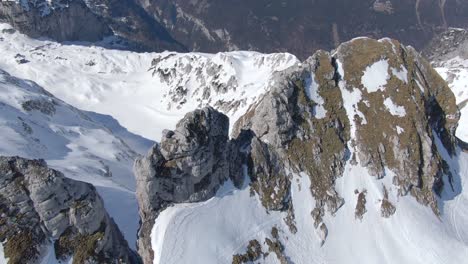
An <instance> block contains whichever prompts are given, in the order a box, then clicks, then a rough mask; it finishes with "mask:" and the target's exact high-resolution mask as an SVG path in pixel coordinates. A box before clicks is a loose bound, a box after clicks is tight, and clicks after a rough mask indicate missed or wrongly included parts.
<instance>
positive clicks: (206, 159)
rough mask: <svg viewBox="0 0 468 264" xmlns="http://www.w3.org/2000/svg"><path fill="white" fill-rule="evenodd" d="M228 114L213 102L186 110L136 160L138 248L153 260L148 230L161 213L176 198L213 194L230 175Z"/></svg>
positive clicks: (193, 199)
mask: <svg viewBox="0 0 468 264" xmlns="http://www.w3.org/2000/svg"><path fill="white" fill-rule="evenodd" d="M228 132H229V119H228V118H227V117H226V116H225V115H223V114H221V113H219V112H217V111H216V110H214V109H213V108H211V107H208V108H203V109H201V110H196V111H194V112H191V113H188V114H187V115H186V116H185V117H184V118H183V119H182V120H181V121H180V122H179V123H178V124H177V126H176V129H175V130H174V131H169V130H167V131H165V133H164V136H163V138H162V140H161V143H160V144H157V145H155V146H154V147H153V148H152V149H151V150H150V152H149V153H148V155H147V156H146V157H144V158H142V159H139V160H137V161H136V162H135V174H136V178H137V198H138V201H139V206H140V217H141V227H140V230H139V241H138V248H139V253H140V255H141V256H142V258H143V260H144V262H145V263H151V262H152V259H153V252H152V250H151V241H150V234H151V229H152V226H153V224H154V220H155V219H156V217H157V216H158V214H159V212H160V211H161V210H162V209H164V208H165V207H167V206H169V205H171V204H173V203H181V202H198V201H203V200H206V199H208V198H211V197H212V196H213V195H214V193H215V192H216V190H217V189H218V187H219V186H220V185H221V183H222V182H224V181H225V180H226V179H227V178H228V177H229V166H228V163H227V157H226V154H227V151H226V150H227V149H228Z"/></svg>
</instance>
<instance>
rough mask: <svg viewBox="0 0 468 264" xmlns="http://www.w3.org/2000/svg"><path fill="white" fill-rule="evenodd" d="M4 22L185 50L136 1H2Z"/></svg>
mask: <svg viewBox="0 0 468 264" xmlns="http://www.w3.org/2000/svg"><path fill="white" fill-rule="evenodd" d="M0 22H6V23H9V24H11V25H12V26H13V27H14V28H16V29H18V30H20V31H21V32H22V33H25V34H27V35H29V36H31V37H48V38H51V39H54V40H57V41H91V42H96V41H101V40H102V39H103V38H104V37H109V36H113V37H114V40H113V41H112V42H109V41H107V42H106V43H101V44H102V45H110V46H112V47H113V48H122V47H125V48H127V49H136V50H151V51H164V50H167V49H170V50H175V51H185V48H184V47H183V46H182V45H181V44H179V43H178V42H177V41H175V40H174V39H172V38H171V36H170V35H169V34H168V33H167V31H166V30H165V29H164V28H163V27H162V26H161V25H160V24H159V23H158V22H157V21H156V20H154V19H152V18H151V17H150V16H148V14H146V13H145V12H144V10H143V9H142V8H141V7H140V6H139V5H137V4H136V3H135V2H134V1H132V0H131V1H116V0H105V1H94V0H91V1H88V0H87V1H83V0H51V1H48V0H34V1H33V0H24V1H23V0H21V1H20V0H13V1H1V2H0Z"/></svg>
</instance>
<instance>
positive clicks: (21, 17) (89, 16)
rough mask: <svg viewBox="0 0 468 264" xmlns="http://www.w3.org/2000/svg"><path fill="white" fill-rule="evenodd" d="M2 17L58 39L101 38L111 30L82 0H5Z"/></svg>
mask: <svg viewBox="0 0 468 264" xmlns="http://www.w3.org/2000/svg"><path fill="white" fill-rule="evenodd" d="M0 21H1V22H7V23H9V24H11V25H12V26H13V27H15V28H17V29H18V30H20V31H21V32H24V33H25V34H27V35H29V36H32V37H44V36H47V37H51V38H53V39H56V40H58V41H65V40H83V41H98V40H101V39H102V38H103V37H105V36H109V35H111V33H112V31H111V29H110V28H109V26H108V25H106V23H104V21H103V20H102V19H101V18H99V17H98V16H97V15H95V14H93V13H92V12H90V11H89V9H88V7H87V6H86V5H85V4H84V3H83V2H80V1H70V0H67V1H60V2H59V1H52V2H51V3H48V1H21V3H16V2H15V1H2V2H1V3H0ZM83 29H86V30H83Z"/></svg>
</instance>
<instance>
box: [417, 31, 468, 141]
mask: <svg viewBox="0 0 468 264" xmlns="http://www.w3.org/2000/svg"><path fill="white" fill-rule="evenodd" d="M425 53H426V55H427V56H428V57H429V59H430V60H431V61H432V62H433V63H432V64H433V66H434V67H435V69H436V70H437V71H438V72H439V74H440V75H441V76H442V77H443V78H444V79H445V80H446V81H447V83H448V84H449V86H450V88H451V89H452V91H453V93H454V94H455V97H456V98H457V104H458V107H459V108H460V111H461V113H462V116H461V120H460V123H459V129H458V130H457V137H458V138H460V139H461V140H463V141H465V142H468V119H467V118H468V108H467V107H466V105H467V102H468V32H467V31H466V30H464V29H456V28H454V29H450V30H448V31H446V32H444V33H443V34H441V35H440V36H438V37H436V38H434V40H433V41H432V42H431V43H430V45H428V47H427V48H426V50H425Z"/></svg>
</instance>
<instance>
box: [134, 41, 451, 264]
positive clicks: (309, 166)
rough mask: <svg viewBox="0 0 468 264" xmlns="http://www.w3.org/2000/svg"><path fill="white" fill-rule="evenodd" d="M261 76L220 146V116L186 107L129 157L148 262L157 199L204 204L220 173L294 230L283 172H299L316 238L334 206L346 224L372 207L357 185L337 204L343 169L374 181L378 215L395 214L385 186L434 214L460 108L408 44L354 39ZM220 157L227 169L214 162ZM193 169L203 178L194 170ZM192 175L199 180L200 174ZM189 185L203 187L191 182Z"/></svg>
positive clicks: (323, 233) (288, 179) (159, 206)
mask: <svg viewBox="0 0 468 264" xmlns="http://www.w3.org/2000/svg"><path fill="white" fill-rule="evenodd" d="M270 78H271V81H270V82H269V85H268V90H267V91H266V92H265V93H264V94H262V95H261V96H260V97H259V98H258V100H256V101H254V102H253V103H252V104H251V105H250V107H249V108H248V110H247V111H246V113H245V114H244V115H243V116H241V117H240V118H239V119H238V120H235V121H236V122H235V124H234V127H233V130H232V134H231V136H232V138H233V139H232V140H231V141H229V142H228V138H227V134H223V136H222V137H220V136H219V135H220V133H213V132H212V131H213V127H215V126H217V127H218V129H215V130H214V131H224V133H226V131H228V121H227V120H226V118H225V117H224V118H222V119H221V120H223V122H214V123H213V120H216V119H217V118H214V119H213V118H206V117H210V116H211V117H217V116H220V115H221V114H219V113H216V111H215V110H213V109H212V108H204V109H202V110H197V111H195V112H192V113H189V114H187V116H186V117H185V118H184V119H182V120H181V121H180V122H179V124H178V125H177V128H176V130H175V131H166V132H165V133H164V137H163V139H162V141H161V144H160V145H156V146H154V147H153V149H152V150H151V151H150V153H149V155H148V156H147V157H146V158H144V159H141V160H139V161H138V162H137V163H136V165H135V172H136V175H137V179H138V181H139V188H138V191H137V192H138V195H139V200H140V203H141V204H143V206H142V207H141V210H140V215H141V216H142V227H141V229H140V232H139V241H140V242H139V245H140V253H141V254H142V255H143V256H144V259H145V261H147V262H151V261H152V260H153V258H152V256H153V255H152V253H149V252H151V244H150V238H149V234H150V233H151V228H152V226H153V223H154V220H155V219H156V218H157V217H158V214H159V213H160V212H161V211H162V210H163V209H164V208H165V206H168V205H170V204H172V203H178V202H196V201H201V200H206V199H208V198H210V197H212V196H213V195H214V193H215V191H216V190H217V188H218V187H219V184H221V183H222V182H223V181H224V180H225V179H231V180H233V182H234V183H235V184H236V186H238V187H239V186H241V185H242V177H246V175H245V172H247V175H248V177H249V178H250V181H249V186H250V192H251V195H252V196H254V197H258V199H259V200H260V202H261V204H262V206H263V207H264V208H265V210H266V211H268V212H273V211H276V212H281V213H282V214H283V213H284V214H283V215H284V218H283V220H284V223H285V225H286V226H287V227H288V228H289V232H290V233H291V234H295V233H296V232H297V227H296V220H295V208H294V205H293V204H294V203H293V202H292V199H293V198H292V195H291V192H292V191H291V190H292V187H291V186H292V185H293V184H295V183H294V182H292V179H293V178H294V177H295V176H294V175H303V176H305V177H309V179H310V182H311V184H310V186H305V187H302V188H308V189H309V190H310V192H311V195H312V197H313V198H314V200H315V205H314V206H313V208H312V210H311V211H310V212H309V213H310V217H311V219H310V221H311V222H312V223H313V226H314V227H315V229H316V232H317V234H318V236H319V237H320V238H321V239H322V244H323V243H325V240H326V237H327V235H328V233H329V232H333V230H329V229H328V226H327V223H328V222H327V221H333V220H326V219H333V217H330V216H334V215H335V214H336V213H337V212H338V210H340V208H341V207H342V206H343V205H344V204H345V203H350V204H352V205H353V206H354V205H356V209H355V217H353V219H354V218H356V219H359V220H363V219H365V217H366V213H367V212H368V211H369V210H372V209H371V208H366V206H367V204H369V202H368V200H367V199H368V198H367V190H366V189H365V188H364V187H363V186H361V187H362V188H361V187H359V188H358V189H356V195H355V197H356V198H355V199H356V200H355V201H346V200H345V199H344V198H343V197H344V196H342V194H340V193H339V192H338V191H337V188H336V186H335V185H336V182H337V180H338V178H340V177H343V175H345V168H348V169H347V170H350V171H352V170H353V168H359V169H360V168H362V170H361V171H367V173H365V174H366V175H369V176H368V177H372V176H373V177H375V180H376V181H381V182H382V188H383V189H382V190H383V194H384V195H383V197H382V198H381V199H380V200H379V202H380V209H379V211H378V215H381V216H382V217H392V215H393V214H394V213H395V212H396V211H397V210H398V204H393V203H392V202H393V201H391V200H390V198H389V197H390V195H389V192H390V191H389V190H393V191H394V192H395V193H396V194H395V195H399V196H404V195H408V194H410V195H411V196H413V197H414V198H415V199H416V200H417V201H418V202H419V203H421V204H422V205H424V206H428V207H430V208H432V210H433V211H434V213H435V214H439V208H438V203H437V198H436V197H437V195H439V194H440V193H441V191H442V189H443V188H450V186H451V174H450V171H449V170H448V166H447V163H446V162H445V161H444V159H443V158H442V155H441V152H440V151H442V150H441V149H440V148H445V149H446V150H447V152H448V153H450V154H454V153H455V148H456V139H455V136H454V133H455V129H456V127H457V122H458V119H459V112H458V108H457V106H456V104H455V98H454V96H453V94H451V92H450V90H449V88H448V87H447V85H446V83H445V82H444V81H443V80H442V78H441V77H440V76H439V75H438V74H437V73H436V72H435V71H434V69H433V68H432V67H431V66H430V64H429V63H428V62H427V61H426V60H425V59H424V58H422V57H421V55H419V54H418V53H417V52H416V51H415V50H414V49H413V48H411V47H405V46H403V45H401V44H400V43H399V42H397V41H395V40H391V39H382V40H374V39H369V38H359V39H354V40H352V41H350V42H347V43H344V44H342V45H341V46H340V47H338V48H337V50H336V51H334V52H331V53H330V52H326V51H318V52H316V53H315V54H314V55H313V56H311V57H310V58H309V59H307V60H306V61H304V62H303V63H301V64H295V65H292V66H291V67H288V68H285V69H283V70H282V71H277V72H274V73H273V74H272V75H271V76H270ZM202 113H203V114H202ZM221 116H223V115H221ZM202 117H203V118H202ZM205 119H206V120H205ZM211 124H213V125H211ZM193 131H198V134H195V133H193ZM439 140H440V142H442V143H441V144H438V143H437V142H438V141H439ZM213 142H217V143H216V144H213ZM200 153H203V155H200ZM223 153H227V154H223ZM212 155H214V157H216V158H219V159H220V160H219V163H216V162H215V161H216V160H218V159H214V161H213V159H212ZM223 160H224V161H223ZM226 160H227V161H228V162H227V163H229V165H228V166H219V165H218V166H213V164H226V162H225V161H226ZM200 168H204V171H206V172H207V173H205V174H203V175H206V176H202V175H201V174H197V173H195V172H198V171H199V170H200ZM214 168H215V169H214ZM213 171H217V172H218V171H219V172H220V173H219V174H217V173H211V172H213ZM444 175H446V176H447V179H448V181H445V182H444V180H443V176H444ZM202 177H204V178H203V179H210V180H209V181H205V180H201V181H200V179H202ZM389 177H391V179H389V180H386V179H387V178H389ZM163 182H164V184H163ZM198 182H199V183H201V182H203V183H204V184H203V187H202V188H201V189H200V188H194V187H193V188H192V186H195V185H196V184H199V183H198ZM395 190H396V191H395ZM175 194H176V195H175ZM296 205H297V204H296ZM350 221H351V219H350ZM363 221H364V220H363ZM326 222H327V223H326ZM283 231H284V230H283ZM235 259H237V260H240V259H242V256H240V257H237V258H235Z"/></svg>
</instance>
